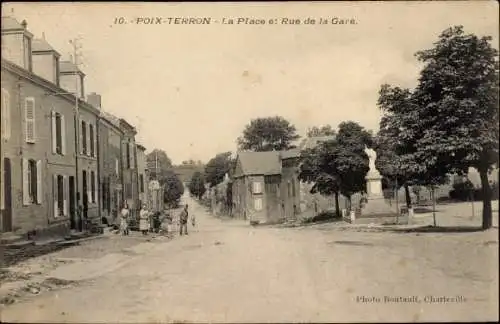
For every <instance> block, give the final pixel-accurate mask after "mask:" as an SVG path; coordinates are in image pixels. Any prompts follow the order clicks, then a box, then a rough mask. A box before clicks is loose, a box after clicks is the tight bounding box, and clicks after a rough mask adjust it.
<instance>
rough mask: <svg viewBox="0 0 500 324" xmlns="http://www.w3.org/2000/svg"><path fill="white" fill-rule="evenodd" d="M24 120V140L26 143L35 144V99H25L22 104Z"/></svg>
mask: <svg viewBox="0 0 500 324" xmlns="http://www.w3.org/2000/svg"><path fill="white" fill-rule="evenodd" d="M24 119H25V124H26V129H25V131H26V134H25V139H26V142H27V143H35V136H36V133H35V98H26V99H25V102H24Z"/></svg>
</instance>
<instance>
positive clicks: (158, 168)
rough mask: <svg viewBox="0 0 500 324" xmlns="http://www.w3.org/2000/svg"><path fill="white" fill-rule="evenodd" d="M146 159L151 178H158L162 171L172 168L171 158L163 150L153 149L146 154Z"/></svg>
mask: <svg viewBox="0 0 500 324" xmlns="http://www.w3.org/2000/svg"><path fill="white" fill-rule="evenodd" d="M146 161H147V165H148V168H149V170H151V172H150V176H151V178H152V179H159V178H160V177H161V176H162V174H163V173H164V171H167V170H170V169H171V168H172V160H170V158H169V157H168V155H167V153H165V151H163V150H159V149H154V150H153V151H151V152H150V153H149V154H148V155H146Z"/></svg>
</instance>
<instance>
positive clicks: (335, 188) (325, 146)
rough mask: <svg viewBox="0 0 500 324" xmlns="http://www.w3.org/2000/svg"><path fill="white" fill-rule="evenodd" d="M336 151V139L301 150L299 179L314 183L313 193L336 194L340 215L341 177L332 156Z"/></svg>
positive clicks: (337, 209) (336, 204)
mask: <svg viewBox="0 0 500 324" xmlns="http://www.w3.org/2000/svg"><path fill="white" fill-rule="evenodd" d="M335 151H336V142H335V141H334V140H332V141H328V142H322V143H321V144H320V145H318V146H317V147H315V148H312V149H305V150H303V151H302V152H301V163H300V170H299V180H300V181H303V182H306V183H312V184H313V186H312V188H311V193H313V194H314V193H320V194H321V195H323V196H331V195H334V196H335V214H336V216H337V217H340V206H339V194H340V187H339V178H338V175H337V173H336V169H335V166H334V164H333V160H332V158H331V157H332V156H333V154H334V152H335Z"/></svg>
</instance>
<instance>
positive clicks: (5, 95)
mask: <svg viewBox="0 0 500 324" xmlns="http://www.w3.org/2000/svg"><path fill="white" fill-rule="evenodd" d="M0 113H1V114H2V120H3V124H2V125H0V126H1V127H2V138H3V139H6V140H7V139H10V134H11V128H10V124H11V120H10V94H9V92H8V91H7V90H5V89H2V109H1V111H0Z"/></svg>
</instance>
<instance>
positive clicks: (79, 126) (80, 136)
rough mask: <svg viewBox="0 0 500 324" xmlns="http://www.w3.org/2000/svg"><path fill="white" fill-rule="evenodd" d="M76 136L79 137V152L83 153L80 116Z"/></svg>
mask: <svg viewBox="0 0 500 324" xmlns="http://www.w3.org/2000/svg"><path fill="white" fill-rule="evenodd" d="M78 130H79V131H78V136H79V138H80V154H83V140H84V138H83V120H82V119H81V118H80V119H79V120H78Z"/></svg>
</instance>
